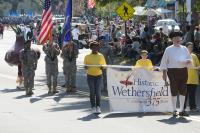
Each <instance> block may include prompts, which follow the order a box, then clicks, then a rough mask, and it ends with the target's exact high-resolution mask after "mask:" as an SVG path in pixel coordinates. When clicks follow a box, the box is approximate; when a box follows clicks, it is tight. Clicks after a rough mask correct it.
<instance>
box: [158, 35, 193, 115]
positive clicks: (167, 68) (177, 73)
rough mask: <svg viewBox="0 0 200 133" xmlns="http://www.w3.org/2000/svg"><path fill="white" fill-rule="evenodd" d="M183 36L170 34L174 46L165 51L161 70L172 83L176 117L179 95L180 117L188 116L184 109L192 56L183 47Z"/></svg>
mask: <svg viewBox="0 0 200 133" xmlns="http://www.w3.org/2000/svg"><path fill="white" fill-rule="evenodd" d="M181 36H182V33H181V32H172V33H170V38H171V39H172V41H173V45H171V46H169V47H167V48H166V49H165V52H164V55H163V57H162V60H161V65H160V68H161V70H163V80H164V81H167V76H168V78H169V81H170V88H171V93H172V103H173V109H174V110H173V111H174V112H173V116H174V117H176V116H177V115H178V114H177V110H176V103H177V95H179V101H180V112H179V116H188V114H187V113H186V112H185V111H184V109H183V108H184V102H185V95H186V91H187V87H186V83H187V78H188V73H187V67H188V66H189V65H191V56H190V53H189V51H188V50H187V48H186V47H185V46H183V45H181V42H182V37H181Z"/></svg>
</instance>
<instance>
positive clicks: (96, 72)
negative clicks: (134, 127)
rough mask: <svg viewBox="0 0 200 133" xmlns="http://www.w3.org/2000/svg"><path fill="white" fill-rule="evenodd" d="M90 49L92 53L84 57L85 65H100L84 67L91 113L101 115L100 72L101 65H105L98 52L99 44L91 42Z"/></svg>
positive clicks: (102, 57)
mask: <svg viewBox="0 0 200 133" xmlns="http://www.w3.org/2000/svg"><path fill="white" fill-rule="evenodd" d="M90 49H91V50H92V52H91V53H90V54H88V55H86V56H85V58H84V64H85V65H100V66H86V67H85V68H86V70H87V82H88V86H89V88H90V103H91V108H92V110H91V111H92V113H101V109H100V101H101V87H102V70H103V67H102V66H101V65H106V61H105V58H104V56H103V55H102V54H100V53H99V52H98V50H99V43H98V42H96V41H93V42H91V43H90Z"/></svg>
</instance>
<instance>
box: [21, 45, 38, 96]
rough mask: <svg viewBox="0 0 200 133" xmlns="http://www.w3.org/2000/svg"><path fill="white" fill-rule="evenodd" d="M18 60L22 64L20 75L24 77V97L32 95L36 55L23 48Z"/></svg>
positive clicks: (32, 51) (30, 50)
mask: <svg viewBox="0 0 200 133" xmlns="http://www.w3.org/2000/svg"><path fill="white" fill-rule="evenodd" d="M30 43H31V42H30ZM25 45H27V44H25ZM20 60H21V62H22V73H23V76H24V88H25V89H26V95H32V94H33V92H32V89H33V88H34V76H35V70H36V68H37V60H38V55H37V53H36V52H35V51H34V50H32V49H25V48H24V49H22V50H21V51H20Z"/></svg>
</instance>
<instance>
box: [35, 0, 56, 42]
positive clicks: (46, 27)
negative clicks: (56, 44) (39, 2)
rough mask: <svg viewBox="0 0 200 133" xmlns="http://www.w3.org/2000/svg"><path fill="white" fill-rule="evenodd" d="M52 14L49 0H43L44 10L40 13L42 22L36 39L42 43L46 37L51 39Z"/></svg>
mask: <svg viewBox="0 0 200 133" xmlns="http://www.w3.org/2000/svg"><path fill="white" fill-rule="evenodd" d="M52 17H53V14H52V12H51V0H45V2H44V10H43V13H42V24H41V27H40V34H39V36H38V41H39V42H40V43H41V44H42V45H43V44H44V43H45V42H46V41H47V39H50V40H51V39H52V29H53V22H52Z"/></svg>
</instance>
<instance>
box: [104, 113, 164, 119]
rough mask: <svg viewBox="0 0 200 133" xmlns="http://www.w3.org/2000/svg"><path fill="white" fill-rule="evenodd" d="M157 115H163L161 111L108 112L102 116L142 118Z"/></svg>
mask: <svg viewBox="0 0 200 133" xmlns="http://www.w3.org/2000/svg"><path fill="white" fill-rule="evenodd" d="M158 115H164V114H163V113H157V112H155V113H154V112H153V113H110V114H108V115H106V116H104V117H103V118H119V117H138V118H143V117H145V116H158Z"/></svg>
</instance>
